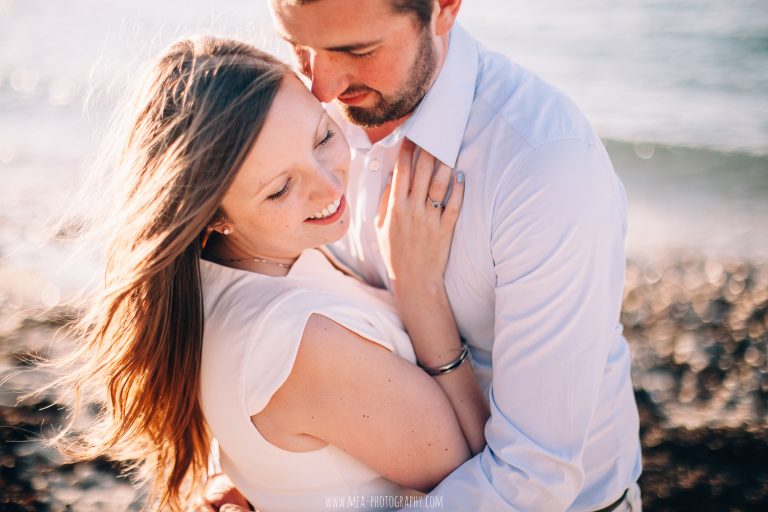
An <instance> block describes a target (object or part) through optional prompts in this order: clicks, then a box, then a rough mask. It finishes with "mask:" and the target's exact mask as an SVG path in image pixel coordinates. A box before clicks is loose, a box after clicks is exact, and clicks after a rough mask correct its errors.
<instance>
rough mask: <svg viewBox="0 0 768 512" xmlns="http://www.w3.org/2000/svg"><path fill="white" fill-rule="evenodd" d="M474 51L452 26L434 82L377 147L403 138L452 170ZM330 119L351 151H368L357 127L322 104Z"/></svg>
mask: <svg viewBox="0 0 768 512" xmlns="http://www.w3.org/2000/svg"><path fill="white" fill-rule="evenodd" d="M477 62H478V49H477V45H476V43H475V41H474V40H473V39H472V37H471V36H470V35H469V34H468V33H467V32H466V31H465V30H464V29H463V28H462V27H461V26H460V25H459V24H458V23H456V24H455V25H454V26H453V28H452V29H451V32H450V40H449V42H448V52H447V54H446V56H445V61H444V62H443V66H442V68H441V69H440V72H439V73H438V75H437V78H436V79H435V82H434V83H433V84H432V87H430V89H429V91H428V92H427V94H426V95H425V96H424V99H423V100H422V101H421V103H420V104H419V106H418V107H417V108H416V111H415V112H414V113H413V115H412V116H411V117H410V118H409V119H408V120H407V121H406V122H405V123H404V124H403V125H402V126H400V127H398V128H397V129H396V130H394V131H393V132H392V133H390V134H389V135H388V136H387V137H385V138H384V139H382V140H380V141H379V142H378V143H377V145H379V146H384V147H391V146H394V145H396V144H397V143H399V142H400V140H401V139H402V138H403V136H405V137H407V138H408V139H410V140H411V141H413V143H414V144H416V145H417V146H419V147H420V148H423V149H424V150H426V151H428V152H429V153H431V154H432V155H434V156H435V157H436V158H437V159H438V160H440V161H441V162H443V163H444V164H446V165H448V166H449V167H454V166H455V165H456V160H457V158H458V155H459V149H460V148H461V141H462V140H463V138H464V131H465V129H466V127H467V121H468V120H469V112H470V109H471V108H472V103H473V101H474V98H475V82H476V80H477V67H478V64H477ZM325 107H326V109H327V110H328V113H329V114H330V115H331V117H332V118H333V119H334V120H335V121H336V122H337V123H338V124H339V126H341V127H343V130H344V134H345V135H346V136H347V140H348V141H349V144H350V146H351V147H352V148H353V149H365V150H367V149H370V148H371V146H372V145H371V142H370V140H369V139H368V136H367V135H366V134H365V131H364V130H363V129H362V128H360V127H359V126H355V125H353V124H352V123H349V122H347V121H346V120H344V118H343V116H342V114H341V112H340V111H339V108H338V107H336V106H335V105H331V104H326V105H325Z"/></svg>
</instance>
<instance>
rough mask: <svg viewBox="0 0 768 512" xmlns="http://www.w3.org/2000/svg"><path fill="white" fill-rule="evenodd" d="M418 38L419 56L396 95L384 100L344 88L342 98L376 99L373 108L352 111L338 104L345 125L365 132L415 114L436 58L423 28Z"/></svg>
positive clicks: (361, 89)
mask: <svg viewBox="0 0 768 512" xmlns="http://www.w3.org/2000/svg"><path fill="white" fill-rule="evenodd" d="M421 34H422V35H421V40H420V41H419V50H418V54H417V55H416V60H415V62H414V63H413V66H411V69H410V71H409V73H408V80H407V81H406V83H405V85H404V86H403V87H402V88H401V89H400V90H398V91H397V92H396V93H395V94H393V95H391V96H388V97H384V96H382V94H381V93H380V92H379V91H376V90H373V89H371V88H369V87H366V86H364V85H363V86H354V85H353V86H351V87H349V88H347V90H346V91H345V94H348V93H353V94H354V93H360V94H362V93H364V92H371V93H373V94H374V95H376V96H378V101H377V102H376V104H375V105H373V106H372V107H353V106H350V105H344V104H343V103H340V104H339V106H340V107H341V110H342V112H343V113H344V117H346V118H347V120H348V121H350V122H352V123H354V124H356V125H360V126H362V127H364V128H376V127H377V126H381V125H383V124H384V123H387V122H389V121H394V120H396V119H400V118H401V117H404V116H406V115H408V114H410V113H411V112H413V111H414V110H416V107H417V106H419V102H421V100H422V99H423V98H424V96H425V95H426V94H427V91H428V90H429V87H430V85H432V78H433V77H434V74H435V70H436V69H437V55H436V52H435V49H434V47H433V46H432V39H431V38H430V36H429V31H428V30H427V29H426V28H425V29H423V30H422V32H421Z"/></svg>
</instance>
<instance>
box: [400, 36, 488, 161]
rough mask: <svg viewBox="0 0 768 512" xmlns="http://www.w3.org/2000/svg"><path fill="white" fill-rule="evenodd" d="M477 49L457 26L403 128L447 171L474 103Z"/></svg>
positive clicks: (454, 156)
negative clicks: (432, 79)
mask: <svg viewBox="0 0 768 512" xmlns="http://www.w3.org/2000/svg"><path fill="white" fill-rule="evenodd" d="M477 68H478V49H477V44H476V43H475V41H474V40H473V39H472V37H471V36H470V35H469V34H468V33H467V32H466V31H465V30H464V29H463V28H462V27H461V26H460V25H459V24H458V23H456V24H455V25H454V26H453V28H452V29H451V32H450V40H449V44H448V53H447V55H446V57H445V62H444V63H443V67H442V69H441V70H440V73H439V74H438V75H437V78H436V79H435V83H434V84H432V87H431V88H430V89H429V92H428V93H427V95H426V96H424V99H423V100H422V102H421V104H420V105H419V107H418V108H417V109H416V111H415V112H414V113H413V115H412V116H411V118H410V119H409V120H408V121H407V122H406V123H405V125H404V126H403V130H404V133H405V136H406V137H408V138H409V139H410V140H412V141H413V142H414V144H416V145H417V146H419V147H421V148H423V149H425V150H426V151H428V152H429V153H431V154H432V155H434V156H435V157H436V158H437V159H438V160H440V161H441V162H443V163H444V164H446V165H447V166H449V167H454V166H455V165H456V160H457V158H458V155H459V149H460V148H461V141H462V140H463V139H464V131H465V130H466V127H467V121H468V120H469V113H470V109H471V108H472V103H473V102H474V99H475V83H476V80H477Z"/></svg>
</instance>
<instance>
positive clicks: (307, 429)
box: [64, 37, 488, 510]
mask: <svg viewBox="0 0 768 512" xmlns="http://www.w3.org/2000/svg"><path fill="white" fill-rule="evenodd" d="M134 108H135V111H136V113H135V115H133V117H132V118H130V119H131V120H130V130H129V132H130V133H129V135H128V136H127V139H126V142H125V146H124V148H123V151H122V158H121V164H122V165H121V169H122V170H123V172H122V173H120V174H118V175H117V177H116V180H115V183H117V185H116V187H115V189H116V190H118V191H119V192H120V194H119V196H118V197H117V198H116V199H114V200H113V201H114V202H113V203H112V204H113V205H114V207H113V211H114V222H113V223H107V224H106V225H108V226H110V228H109V229H110V232H111V233H112V235H111V238H110V240H109V244H108V251H109V252H108V257H107V272H106V280H105V288H104V291H103V293H102V295H101V296H100V297H99V298H98V299H97V300H96V301H95V303H94V306H93V309H92V311H91V312H90V314H89V315H87V316H86V317H85V318H84V319H83V322H82V325H83V326H84V327H83V332H84V335H85V343H84V344H83V346H82V348H81V349H80V351H79V352H78V353H77V354H75V355H74V356H73V358H72V359H71V361H70V362H72V363H74V364H75V368H76V371H75V372H74V373H72V374H71V375H69V376H68V377H67V378H66V379H65V380H64V382H65V383H71V384H73V385H74V387H75V389H76V391H77V392H78V393H79V392H80V390H81V389H83V386H84V385H85V384H86V383H87V382H89V381H91V379H94V378H95V379H96V381H97V382H103V383H105V384H106V388H107V400H106V408H105V409H104V411H103V412H102V414H101V415H100V417H99V424H98V427H97V428H92V429H89V432H88V434H87V435H82V436H81V437H78V438H76V440H77V443H76V444H73V445H71V446H70V447H69V451H70V452H72V453H75V454H76V455H78V456H80V457H93V456H97V455H101V454H105V453H107V454H109V455H110V456H111V457H112V458H114V459H117V460H123V461H134V464H135V465H136V466H138V467H139V468H140V469H141V470H142V474H143V475H144V476H145V477H146V478H152V481H153V489H154V491H155V495H154V496H155V498H156V506H157V507H158V508H165V507H168V508H172V509H178V508H179V507H180V506H181V504H182V502H183V499H184V497H185V495H186V492H185V490H186V489H189V487H185V485H186V484H187V483H189V484H190V485H192V488H191V490H192V491H194V490H195V489H194V484H196V483H200V482H203V481H204V480H205V477H206V473H207V468H208V462H209V461H208V458H209V453H210V443H211V436H213V437H215V438H216V439H217V440H218V442H219V446H220V454H221V461H222V467H223V469H224V471H225V472H226V473H227V475H228V476H229V477H230V478H232V480H233V481H234V482H235V484H236V485H237V486H238V488H239V489H240V490H241V491H242V492H243V493H244V494H245V496H246V497H247V498H248V499H250V500H251V501H252V502H253V503H254V504H255V505H256V506H257V507H259V508H261V509H263V510H316V509H318V508H321V507H324V506H326V501H325V500H326V498H329V497H330V498H333V497H334V496H339V495H341V496H343V497H344V498H346V496H349V495H352V496H369V497H372V496H380V495H387V496H391V495H406V494H408V493H410V492H411V491H410V489H416V490H422V491H423V490H428V489H430V488H432V487H433V486H434V485H435V484H436V483H437V482H439V481H440V480H441V479H442V478H443V477H444V476H446V475H447V474H448V473H449V472H450V471H451V470H453V469H454V468H455V467H457V466H458V465H459V464H461V463H462V462H463V461H465V460H466V459H467V458H468V457H469V456H470V455H471V454H472V453H475V452H477V451H479V450H480V449H481V448H482V445H483V443H484V441H483V433H482V429H483V424H484V421H485V419H486V418H487V416H488V411H487V406H486V405H485V404H484V402H483V399H482V397H481V394H480V390H479V387H478V385H477V383H476V382H475V381H474V376H473V375H472V371H471V366H470V365H468V364H462V363H464V362H465V361H466V356H467V352H466V349H465V348H463V347H462V344H461V342H460V338H459V336H458V333H457V331H456V327H455V323H454V321H453V317H452V313H451V311H450V307H449V304H448V300H447V297H446V295H445V290H444V288H443V284H442V274H443V271H444V268H445V265H446V262H447V257H448V247H449V245H450V239H451V235H452V230H453V226H454V224H455V222H456V218H457V216H458V212H459V208H460V202H461V198H462V196H463V181H462V180H461V179H454V180H453V192H452V193H451V194H450V197H449V198H448V199H447V201H446V206H445V209H444V210H443V209H437V208H432V206H431V203H430V204H429V206H428V204H427V192H428V191H429V193H430V194H432V196H433V197H443V196H444V195H445V193H446V189H447V183H448V181H449V180H448V179H447V177H448V175H449V173H450V171H449V170H448V169H447V168H445V167H444V166H441V167H440V168H439V169H438V170H437V171H436V173H437V175H438V176H440V179H436V180H434V183H432V184H430V182H431V178H432V168H433V165H434V160H433V159H430V158H429V157H423V158H419V159H418V161H417V163H416V165H415V169H413V177H411V174H412V170H411V159H412V156H413V155H412V150H409V149H406V150H404V152H403V156H402V158H401V160H400V163H399V166H398V170H397V171H396V173H395V176H394V179H393V183H392V187H391V188H392V190H391V193H390V194H389V197H388V202H386V203H383V204H382V210H381V213H382V215H381V232H382V237H383V243H385V244H387V245H388V246H390V247H391V251H390V252H391V253H392V255H393V256H392V257H391V258H390V261H389V268H390V270H391V272H392V274H393V277H394V276H396V275H397V271H398V268H402V267H401V266H402V265H406V264H414V262H420V263H418V264H419V265H423V266H424V272H423V280H422V281H421V282H418V283H408V286H407V288H406V287H405V286H401V287H398V288H396V295H397V302H398V305H399V306H400V307H401V308H402V309H403V310H407V311H409V312H410V313H411V314H408V315H405V320H406V325H405V327H406V328H407V329H408V332H410V334H411V337H412V341H413V345H411V341H410V340H409V339H408V336H407V335H406V334H405V332H404V330H403V325H402V323H401V322H400V320H399V319H398V315H397V309H396V306H395V304H394V303H393V302H392V298H391V297H390V296H389V295H387V294H386V293H385V292H383V291H381V290H375V289H373V288H370V287H367V286H366V285H364V284H363V283H361V282H359V281H358V280H356V279H355V278H353V277H352V276H350V275H348V274H346V273H344V272H343V271H342V270H341V269H339V268H337V267H335V266H334V264H333V263H332V262H331V261H330V260H329V259H328V258H326V256H325V255H324V254H323V253H322V252H320V251H318V250H316V249H315V248H316V247H319V246H321V245H323V244H325V243H328V242H332V241H335V240H337V239H338V238H340V237H341V236H342V235H343V234H344V232H345V230H346V226H347V224H348V218H349V208H348V207H347V205H346V199H345V197H344V187H345V184H346V179H347V166H348V164H349V148H348V146H347V144H346V142H345V141H344V139H343V137H342V136H341V135H340V134H339V132H340V130H338V128H337V127H336V126H335V124H334V123H333V121H332V120H331V119H330V118H329V117H328V115H327V114H326V113H325V111H324V110H323V109H322V107H321V106H320V104H319V103H318V102H317V100H315V99H314V97H312V95H311V94H310V93H309V92H308V91H307V89H306V88H305V87H304V86H303V85H302V84H301V82H300V81H299V80H298V79H297V78H296V77H295V75H293V74H292V73H291V71H290V70H289V69H288V68H287V67H286V66H285V65H283V64H282V63H280V62H279V61H277V60H275V59H274V58H272V57H270V56H268V55H265V54H263V53H261V52H259V51H257V50H256V49H254V48H252V47H250V46H248V45H245V44H242V43H239V42H235V41H230V40H222V39H215V38H210V37H209V38H203V39H199V40H186V41H181V42H179V43H176V44H174V45H173V46H172V47H171V48H170V49H169V50H168V51H167V52H166V54H165V55H164V56H163V57H162V58H161V59H160V61H159V62H158V63H157V65H156V66H155V68H154V70H153V72H152V76H150V78H149V80H148V86H147V87H146V88H145V89H144V90H143V91H142V92H141V93H140V94H139V96H138V97H137V100H136V102H135V105H134ZM441 183H442V184H445V185H441ZM415 308H419V310H418V311H419V314H415V313H414V312H415V311H417V309H415ZM416 361H418V362H419V364H420V365H422V366H423V367H424V368H426V369H427V372H430V373H434V374H436V376H434V377H432V376H430V375H428V373H427V372H425V371H424V370H422V369H420V368H418V367H417V366H416V365H414V364H413V363H415V362H416ZM136 461H138V462H136ZM361 505H363V504H361ZM368 505H369V504H368V503H366V504H364V505H363V506H368Z"/></svg>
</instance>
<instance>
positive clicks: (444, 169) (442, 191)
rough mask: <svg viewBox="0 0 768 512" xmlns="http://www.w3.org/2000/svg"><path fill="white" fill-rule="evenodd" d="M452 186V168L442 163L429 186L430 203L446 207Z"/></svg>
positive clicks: (428, 196) (428, 198) (428, 197)
mask: <svg viewBox="0 0 768 512" xmlns="http://www.w3.org/2000/svg"><path fill="white" fill-rule="evenodd" d="M450 184H451V168H450V167H448V166H447V165H445V164H444V163H442V162H440V163H439V165H438V166H437V170H436V171H435V173H434V174H433V175H432V181H431V182H430V184H429V192H428V193H427V200H428V201H430V202H432V201H437V202H439V203H440V205H442V206H444V205H445V202H446V199H447V197H446V195H447V194H448V187H449V186H450Z"/></svg>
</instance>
